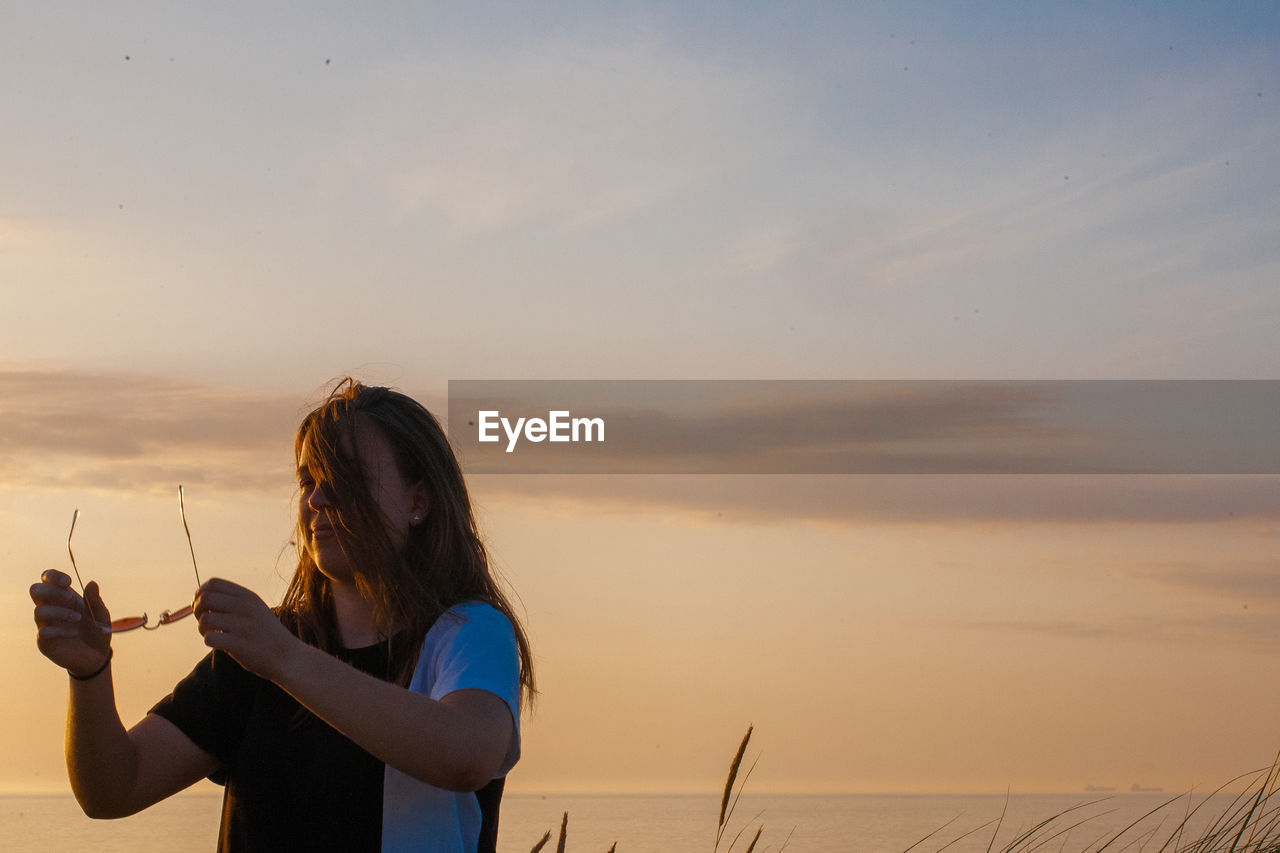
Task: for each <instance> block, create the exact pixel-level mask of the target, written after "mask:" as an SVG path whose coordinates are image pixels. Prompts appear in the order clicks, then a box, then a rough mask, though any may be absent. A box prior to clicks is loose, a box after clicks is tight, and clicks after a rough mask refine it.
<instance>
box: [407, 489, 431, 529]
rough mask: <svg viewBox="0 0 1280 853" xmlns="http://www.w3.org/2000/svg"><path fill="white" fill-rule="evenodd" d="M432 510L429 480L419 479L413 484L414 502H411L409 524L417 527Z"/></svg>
mask: <svg viewBox="0 0 1280 853" xmlns="http://www.w3.org/2000/svg"><path fill="white" fill-rule="evenodd" d="M430 511H431V496H430V495H429V494H428V493H427V481H426V480H419V481H418V482H416V483H414V484H413V486H412V502H411V503H410V504H409V513H410V515H409V526H410V527H417V526H418V525H419V524H421V523H422V522H423V521H425V520H426V518H427V513H428V512H430Z"/></svg>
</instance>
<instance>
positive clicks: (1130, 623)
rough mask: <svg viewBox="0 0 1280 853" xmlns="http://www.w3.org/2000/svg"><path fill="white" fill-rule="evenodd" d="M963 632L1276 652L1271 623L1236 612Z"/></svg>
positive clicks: (976, 626) (982, 624)
mask: <svg viewBox="0 0 1280 853" xmlns="http://www.w3.org/2000/svg"><path fill="white" fill-rule="evenodd" d="M964 627H966V628H969V629H973V630H978V631H988V632H996V633H1004V634H1016V635H1024V636H1042V637H1053V638H1059V639H1067V640H1079V641H1089V642H1101V643H1106V644H1112V643H1117V642H1127V643H1144V644H1154V645H1162V646H1163V645H1170V644H1183V643H1191V644H1205V643H1209V644H1213V645H1218V646H1229V647H1232V648H1239V649H1243V650H1246V651H1252V652H1257V653H1260V654H1267V655H1274V654H1275V653H1276V652H1280V637H1277V636H1276V633H1275V628H1274V620H1273V619H1272V618H1270V617H1264V616H1262V615H1261V614H1255V613H1253V612H1252V611H1250V610H1247V609H1241V610H1240V611H1239V612H1238V613H1235V614H1221V613H1219V614H1212V615H1207V616H1201V617H1179V618H1177V619H1173V618H1163V617H1153V616H1148V617H1127V618H1124V619H1106V620H1103V619H1099V620H1059V621H1054V620H1036V621H1034V622H1033V621H1014V620H1007V621H1001V620H991V621H975V622H969V623H966V624H965V625H964Z"/></svg>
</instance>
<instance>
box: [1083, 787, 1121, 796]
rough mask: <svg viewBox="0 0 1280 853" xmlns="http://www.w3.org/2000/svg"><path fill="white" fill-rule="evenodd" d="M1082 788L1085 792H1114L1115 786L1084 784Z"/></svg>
mask: <svg viewBox="0 0 1280 853" xmlns="http://www.w3.org/2000/svg"><path fill="white" fill-rule="evenodd" d="M1084 790H1085V793H1086V794H1114V793H1115V792H1116V789H1115V787H1114V786H1109V785H1085V786H1084Z"/></svg>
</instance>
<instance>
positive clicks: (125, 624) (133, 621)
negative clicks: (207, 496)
mask: <svg viewBox="0 0 1280 853" xmlns="http://www.w3.org/2000/svg"><path fill="white" fill-rule="evenodd" d="M178 512H179V514H181V516H182V529H183V530H184V531H186V534H187V548H189V549H190V550H191V568H192V570H193V571H194V572H195V574H196V588H197V589H199V587H200V569H199V567H197V566H196V549H195V546H194V545H192V544H191V528H190V527H188V526H187V508H186V505H185V504H184V503H183V501H182V486H178ZM79 518H80V510H78V509H77V510H76V511H75V513H74V514H73V515H72V516H71V532H70V533H68V534H67V554H68V555H69V556H70V557H71V568H72V570H74V571H75V573H76V581H77V582H79V584H80V594H81V595H84V581H82V580H80V569H79V568H78V567H77V566H76V555H75V553H74V552H73V551H72V550H71V537H72V536H74V535H75V532H76V520H77V519H79ZM193 607H194V604H188V605H187V606H186V607H182V608H179V609H178V610H166V611H164V612H163V613H161V614H160V618H159V620H157V621H156V624H154V625H149V624H147V622H148V620H147V614H145V613H143V614H142V615H141V616H126V617H125V618H123V619H112V620H111V624H110V625H109V626H103V627H105V628H106V630H107V631H108V632H109V633H112V634H119V633H120V632H122V631H133V630H135V629H137V628H146V629H147V630H148V631H154V630H155V629H156V628H159V627H161V626H162V625H168V624H169V623H170V622H177V621H178V620H179V619H184V618H186V617H187V616H190V615H191V612H192V608H193Z"/></svg>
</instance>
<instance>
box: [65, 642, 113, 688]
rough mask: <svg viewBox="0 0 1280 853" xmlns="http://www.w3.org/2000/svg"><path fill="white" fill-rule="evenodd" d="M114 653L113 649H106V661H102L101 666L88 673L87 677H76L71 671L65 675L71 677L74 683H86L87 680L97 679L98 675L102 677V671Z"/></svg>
mask: <svg viewBox="0 0 1280 853" xmlns="http://www.w3.org/2000/svg"><path fill="white" fill-rule="evenodd" d="M115 653H116V650H115V649H112V648H108V649H107V659H106V660H104V661H103V662H102V666H100V667H98V668H97V669H95V670H94V671H93V672H91V673H89V674H88V675H76V674H75V673H74V672H72V671H71V670H67V675H69V676H71V677H72V678H74V679H75V680H76V681H88V680H89V679H91V678H97V677H98V676H99V675H102V672H103V670H105V669H106V668H107V664H109V663H111V656H112V655H114V654H115Z"/></svg>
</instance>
